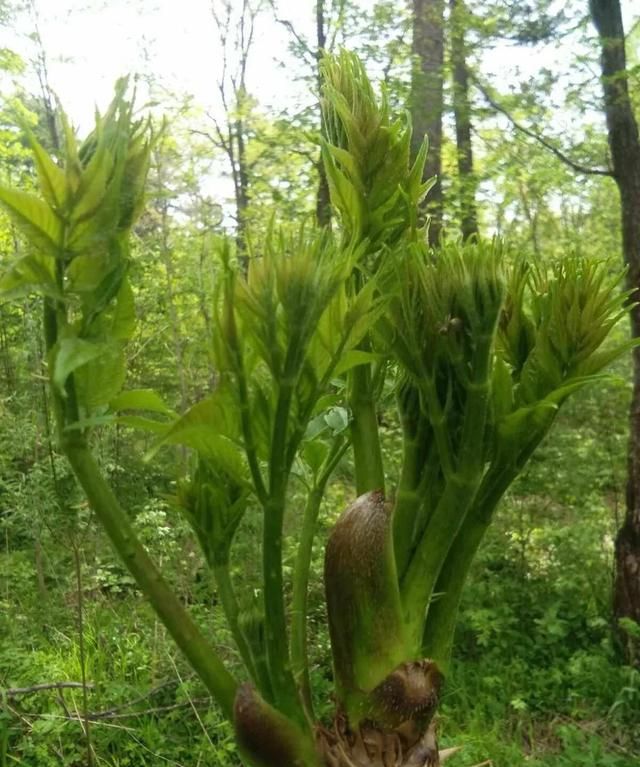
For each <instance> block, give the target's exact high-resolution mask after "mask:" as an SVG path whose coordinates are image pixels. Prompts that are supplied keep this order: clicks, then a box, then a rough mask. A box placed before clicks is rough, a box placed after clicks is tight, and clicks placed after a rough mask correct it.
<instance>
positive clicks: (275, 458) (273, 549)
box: [262, 343, 305, 724]
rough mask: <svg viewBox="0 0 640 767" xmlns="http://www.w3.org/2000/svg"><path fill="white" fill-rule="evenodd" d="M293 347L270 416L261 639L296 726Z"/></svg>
mask: <svg viewBox="0 0 640 767" xmlns="http://www.w3.org/2000/svg"><path fill="white" fill-rule="evenodd" d="M294 346H295V344H294V343H292V346H291V347H290V350H289V353H288V355H287V360H286V362H285V365H284V372H283V377H282V380H281V382H280V391H279V394H278V403H277V405H276V413H275V417H274V427H273V436H272V440H271V455H270V467H269V469H270V471H269V498H268V500H267V502H266V504H265V506H264V527H263V553H262V565H263V583H264V608H265V640H266V649H267V660H268V664H269V676H270V677H271V684H272V687H273V694H274V697H275V703H276V705H277V707H278V709H279V710H281V711H283V712H284V713H286V714H287V715H288V716H290V717H292V718H293V719H295V720H296V721H297V722H298V723H299V724H304V723H305V720H304V714H303V712H302V710H301V707H300V701H299V699H298V695H297V691H296V685H295V681H294V678H293V674H292V672H291V662H290V658H289V643H288V639H287V618H286V611H285V603H284V578H283V572H282V528H283V522H284V511H285V505H286V493H287V485H288V479H289V465H288V461H287V431H288V425H289V413H290V410H291V402H292V398H293V390H294V384H295V379H294V371H295V370H296V369H297V366H296V364H295V353H294V352H293V347H294Z"/></svg>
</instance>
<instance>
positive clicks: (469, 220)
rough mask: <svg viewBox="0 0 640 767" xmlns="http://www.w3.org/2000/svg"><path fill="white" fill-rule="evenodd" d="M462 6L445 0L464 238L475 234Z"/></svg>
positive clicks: (471, 150)
mask: <svg viewBox="0 0 640 767" xmlns="http://www.w3.org/2000/svg"><path fill="white" fill-rule="evenodd" d="M465 23H466V8H465V4H464V1H463V0H449V25H450V47H451V67H452V77H453V114H454V118H455V124H456V150H457V151H456V154H457V160H458V184H459V190H460V191H459V204H460V228H461V229H462V236H463V238H464V239H465V240H466V239H468V238H469V237H472V236H473V235H477V234H478V213H477V209H476V180H475V176H474V172H473V148H472V144H471V103H470V98H469V71H468V68H467V51H466V43H465Z"/></svg>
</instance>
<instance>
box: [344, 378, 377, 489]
mask: <svg viewBox="0 0 640 767" xmlns="http://www.w3.org/2000/svg"><path fill="white" fill-rule="evenodd" d="M349 389H350V391H349V405H350V407H351V417H352V420H351V444H352V446H353V460H354V464H355V473H356V491H357V494H358V495H362V494H363V493H367V492H369V491H370V490H382V491H383V492H384V468H383V463H382V450H381V448H380V433H379V431H378V413H377V410H376V401H375V398H374V396H373V385H372V380H371V370H370V366H369V365H359V366H358V367H355V368H354V369H353V370H352V371H351V373H350V387H349Z"/></svg>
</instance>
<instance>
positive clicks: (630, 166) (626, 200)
mask: <svg viewBox="0 0 640 767" xmlns="http://www.w3.org/2000/svg"><path fill="white" fill-rule="evenodd" d="M589 8H590V11H591V18H592V20H593V23H594V25H595V27H596V29H597V31H598V35H599V38H600V53H601V57H600V61H601V67H602V86H603V92H604V109H605V114H606V118H607V131H608V136H609V147H610V150H611V161H612V165H613V177H614V179H615V182H616V184H617V186H618V191H619V193H620V211H621V221H622V247H623V255H624V260H625V263H626V265H627V267H628V272H627V280H628V285H629V288H630V289H631V290H632V291H633V293H632V300H633V301H636V302H638V301H640V138H639V137H638V124H637V121H636V119H635V115H634V112H633V107H632V104H631V99H630V96H629V84H628V73H627V61H626V52H625V33H624V25H623V21H622V12H621V8H620V0H590V3H589ZM630 313H631V330H632V333H633V335H634V337H636V338H638V337H640V304H639V303H636V304H635V305H632V307H631V312H630ZM628 465H629V476H628V480H627V498H626V513H625V520H624V524H623V525H622V527H621V529H620V530H619V532H618V535H617V537H616V576H615V590H614V611H615V615H616V617H617V618H618V619H621V618H622V619H624V618H626V619H631V620H634V621H636V622H637V623H638V624H640V348H638V347H636V349H635V350H634V354H633V393H632V399H631V410H630V439H629V462H628ZM623 635H624V636H625V639H626V648H627V654H628V657H629V660H630V661H632V662H635V663H640V641H638V639H637V637H636V639H635V640H634V639H633V636H632V634H631V633H630V632H625V631H624V628H623Z"/></svg>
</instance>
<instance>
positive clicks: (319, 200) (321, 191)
mask: <svg viewBox="0 0 640 767" xmlns="http://www.w3.org/2000/svg"><path fill="white" fill-rule="evenodd" d="M316 43H317V48H316V59H317V61H318V93H320V89H321V87H322V77H321V75H320V60H321V58H322V55H323V54H324V52H325V49H326V47H327V31H326V24H325V18H324V0H317V3H316ZM317 168H318V193H317V196H316V222H317V223H318V226H329V224H330V223H331V199H330V195H329V182H328V181H327V173H326V171H325V169H324V163H323V162H322V157H320V158H319V159H318V164H317Z"/></svg>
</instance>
